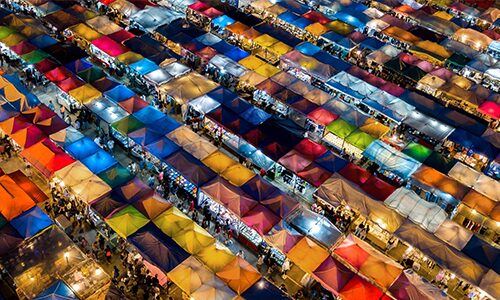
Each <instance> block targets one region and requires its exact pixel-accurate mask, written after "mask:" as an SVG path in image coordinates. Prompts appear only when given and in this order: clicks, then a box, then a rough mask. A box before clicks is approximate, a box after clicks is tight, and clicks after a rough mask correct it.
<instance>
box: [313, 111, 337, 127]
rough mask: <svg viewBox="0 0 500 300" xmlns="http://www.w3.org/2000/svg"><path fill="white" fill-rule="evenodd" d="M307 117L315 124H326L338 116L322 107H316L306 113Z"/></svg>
mask: <svg viewBox="0 0 500 300" xmlns="http://www.w3.org/2000/svg"><path fill="white" fill-rule="evenodd" d="M307 117H308V118H309V119H311V120H313V121H314V122H315V123H316V124H319V125H322V126H326V125H328V124H330V123H331V122H333V121H335V120H336V119H337V118H338V117H339V116H338V115H336V114H334V113H333V112H330V111H328V110H326V109H324V108H322V107H318V108H317V109H315V110H313V111H312V112H310V113H309V114H307Z"/></svg>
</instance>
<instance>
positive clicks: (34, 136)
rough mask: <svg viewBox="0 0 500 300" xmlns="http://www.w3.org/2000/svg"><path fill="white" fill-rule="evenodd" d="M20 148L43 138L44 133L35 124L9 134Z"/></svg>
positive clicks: (25, 147) (28, 146) (30, 145)
mask: <svg viewBox="0 0 500 300" xmlns="http://www.w3.org/2000/svg"><path fill="white" fill-rule="evenodd" d="M10 137H11V138H12V140H14V141H15V142H16V143H17V144H18V145H19V146H20V147H21V148H22V149H27V148H30V147H32V146H33V145H35V144H36V143H38V142H40V141H41V140H43V139H44V138H45V134H44V133H43V132H42V131H41V130H40V129H39V128H38V126H36V125H32V126H29V127H26V128H23V129H21V130H18V131H17V132H16V133H13V134H11V135H10Z"/></svg>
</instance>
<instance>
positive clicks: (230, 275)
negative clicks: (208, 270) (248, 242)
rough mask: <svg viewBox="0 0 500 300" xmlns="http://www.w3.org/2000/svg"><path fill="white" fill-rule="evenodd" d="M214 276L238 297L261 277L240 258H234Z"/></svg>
mask: <svg viewBox="0 0 500 300" xmlns="http://www.w3.org/2000/svg"><path fill="white" fill-rule="evenodd" d="M216 275H217V276H218V277H219V278H221V279H222V280H223V281H224V282H226V283H227V285H228V286H229V287H230V288H231V289H233V291H235V292H236V293H237V294H238V295H241V294H242V293H243V292H245V291H246V290H247V289H249V288H250V287H251V286H252V285H253V284H255V283H256V282H257V281H258V280H259V279H260V278H261V277H262V275H261V274H260V273H259V271H257V270H256V269H255V268H254V267H253V266H252V265H250V264H249V263H248V262H247V261H246V260H244V259H242V258H241V257H235V258H234V259H233V260H232V261H231V262H230V263H228V264H227V265H226V266H225V267H224V268H222V269H221V270H220V271H218V272H217V273H216Z"/></svg>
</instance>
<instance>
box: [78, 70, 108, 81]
mask: <svg viewBox="0 0 500 300" xmlns="http://www.w3.org/2000/svg"><path fill="white" fill-rule="evenodd" d="M105 76H106V74H105V73H104V71H103V70H102V69H101V68H97V67H91V68H88V69H86V70H83V71H81V72H79V73H78V77H80V78H81V79H83V80H85V81H86V82H88V83H90V82H94V81H97V80H99V79H101V78H103V77H105Z"/></svg>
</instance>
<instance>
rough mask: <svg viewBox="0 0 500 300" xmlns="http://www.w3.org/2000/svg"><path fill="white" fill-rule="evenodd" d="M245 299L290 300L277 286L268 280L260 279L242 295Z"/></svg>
mask: <svg viewBox="0 0 500 300" xmlns="http://www.w3.org/2000/svg"><path fill="white" fill-rule="evenodd" d="M241 296H242V297H243V298H244V299H248V300H260V299H273V300H280V299H281V300H285V299H288V296H286V295H285V294H284V293H283V292H282V291H281V290H280V289H279V288H278V287H277V286H275V285H274V284H272V283H270V282H269V281H268V280H267V279H264V278H262V279H260V280H259V281H257V282H256V283H255V284H254V285H252V286H251V287H250V288H249V289H248V290H246V291H245V292H244V293H243V294H242V295H241Z"/></svg>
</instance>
